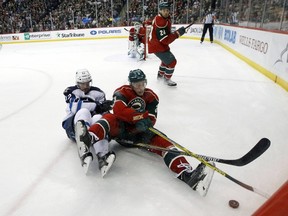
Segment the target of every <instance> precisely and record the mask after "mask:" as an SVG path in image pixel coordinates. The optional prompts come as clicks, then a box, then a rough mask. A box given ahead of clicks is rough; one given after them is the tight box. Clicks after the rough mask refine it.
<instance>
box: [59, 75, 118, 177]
mask: <svg viewBox="0 0 288 216" xmlns="http://www.w3.org/2000/svg"><path fill="white" fill-rule="evenodd" d="M63 94H64V96H65V101H66V104H67V106H66V117H65V118H64V120H63V122H62V127H63V128H64V129H65V131H66V134H67V136H68V138H69V139H71V140H72V141H75V140H76V142H79V132H78V131H77V130H76V128H75V123H76V122H77V121H79V120H82V121H83V122H84V123H85V125H86V126H87V127H88V128H89V127H90V126H91V125H92V124H94V123H95V122H96V121H97V120H99V119H100V118H101V116H102V114H103V113H106V112H109V110H111V109H112V105H113V101H111V100H106V98H105V93H104V92H103V91H102V90H101V89H100V88H98V87H95V86H92V77H91V75H90V73H89V71H88V70H87V69H80V70H77V71H76V85H74V86H70V87H67V88H66V89H65V91H64V93H63ZM77 140H78V141H77ZM78 147H79V146H78ZM91 147H92V146H91ZM93 147H94V150H95V154H96V156H97V158H98V163H99V169H100V171H101V173H102V176H104V175H105V174H106V172H107V171H108V170H109V168H110V167H111V165H112V163H113V162H114V160H115V153H113V152H109V151H108V149H109V142H108V140H107V139H106V138H103V139H102V140H101V141H100V142H99V143H97V145H94V146H93ZM79 148H80V149H79V151H80V152H83V151H85V152H87V154H86V155H85V157H83V155H79V156H80V160H81V163H82V166H83V168H84V171H85V173H86V172H87V170H88V167H89V164H90V163H91V162H92V160H93V155H92V153H91V152H90V149H89V148H88V149H82V146H80V147H79Z"/></svg>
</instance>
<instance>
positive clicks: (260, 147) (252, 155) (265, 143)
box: [121, 138, 270, 166]
mask: <svg viewBox="0 0 288 216" xmlns="http://www.w3.org/2000/svg"><path fill="white" fill-rule="evenodd" d="M121 141H122V142H123V141H124V142H125V144H127V145H129V146H131V147H140V148H144V149H154V150H159V151H166V152H170V153H173V154H177V155H184V156H191V155H190V154H189V153H187V152H185V151H179V150H176V149H168V148H163V147H159V146H154V145H149V144H145V143H136V144H134V143H133V142H131V141H130V142H129V141H128V140H121ZM269 146H270V140H269V139H267V138H262V139H261V140H259V141H258V143H257V144H256V145H255V146H254V147H253V148H252V149H251V150H250V151H249V152H247V153H246V154H245V155H244V156H242V157H241V158H238V159H230V160H229V159H221V158H216V157H211V156H206V155H200V154H195V155H197V156H198V157H200V158H203V159H204V160H207V161H214V162H218V163H223V164H229V165H233V166H245V165H247V164H248V163H250V162H252V161H254V160H255V159H256V158H258V157H259V156H260V155H262V154H263V153H264V152H265V151H266V150H267V149H268V148H269Z"/></svg>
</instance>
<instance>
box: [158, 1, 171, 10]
mask: <svg viewBox="0 0 288 216" xmlns="http://www.w3.org/2000/svg"><path fill="white" fill-rule="evenodd" d="M162 9H170V4H169V3H168V2H164V1H163V2H160V3H159V10H162Z"/></svg>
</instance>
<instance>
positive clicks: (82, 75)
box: [76, 69, 92, 83]
mask: <svg viewBox="0 0 288 216" xmlns="http://www.w3.org/2000/svg"><path fill="white" fill-rule="evenodd" d="M91 81H92V77H91V75H90V73H89V71H88V70H87V69H79V70H77V71H76V83H88V82H91Z"/></svg>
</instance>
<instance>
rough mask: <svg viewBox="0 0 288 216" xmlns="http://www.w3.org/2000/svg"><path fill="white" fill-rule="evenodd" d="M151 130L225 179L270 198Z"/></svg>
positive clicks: (155, 131)
mask: <svg viewBox="0 0 288 216" xmlns="http://www.w3.org/2000/svg"><path fill="white" fill-rule="evenodd" d="M149 130H150V131H151V132H153V133H154V134H156V135H158V136H160V137H162V138H163V139H165V140H167V141H169V142H171V143H172V144H173V145H174V146H176V147H177V148H179V149H181V150H182V151H184V152H186V153H187V154H189V155H191V156H192V157H194V158H196V159H197V160H199V161H200V162H201V163H203V164H205V165H206V166H208V167H210V168H211V169H212V170H214V171H216V172H218V173H220V174H221V175H223V176H224V177H226V178H228V179H230V180H231V181H233V182H234V183H236V184H238V185H240V186H241V187H243V188H245V189H247V190H250V191H252V192H254V193H257V194H258V195H260V196H263V197H265V198H267V199H268V198H269V197H270V195H269V194H267V193H265V192H263V191H260V190H258V189H256V188H254V187H252V186H250V185H247V184H245V183H243V182H241V181H239V180H237V179H235V178H233V177H232V176H230V175H228V174H227V173H226V172H224V171H222V170H220V169H219V168H217V167H215V166H213V165H212V164H210V163H208V161H206V160H205V159H203V158H202V157H199V156H198V155H197V154H195V153H193V152H191V151H189V150H188V149H186V148H185V147H183V146H181V145H180V144H178V143H176V142H174V141H173V140H172V139H170V138H168V137H167V136H165V135H164V134H163V133H161V132H160V131H158V130H157V129H155V128H149Z"/></svg>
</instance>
